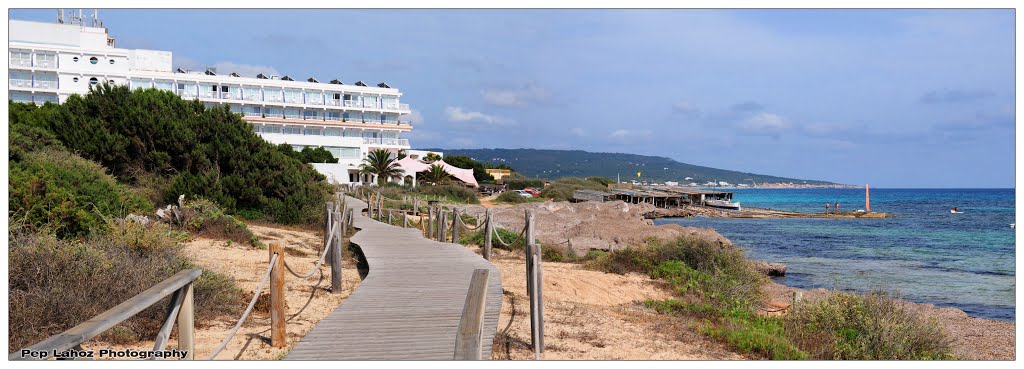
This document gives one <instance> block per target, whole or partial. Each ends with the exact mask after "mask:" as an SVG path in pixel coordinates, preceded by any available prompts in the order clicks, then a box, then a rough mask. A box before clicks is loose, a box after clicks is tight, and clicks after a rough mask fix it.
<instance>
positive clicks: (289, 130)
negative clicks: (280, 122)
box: [281, 126, 302, 135]
mask: <svg viewBox="0 0 1024 369" xmlns="http://www.w3.org/2000/svg"><path fill="white" fill-rule="evenodd" d="M281 132H282V133H284V134H286V135H301V134H302V128H299V127H291V126H287V127H284V128H282V129H281Z"/></svg>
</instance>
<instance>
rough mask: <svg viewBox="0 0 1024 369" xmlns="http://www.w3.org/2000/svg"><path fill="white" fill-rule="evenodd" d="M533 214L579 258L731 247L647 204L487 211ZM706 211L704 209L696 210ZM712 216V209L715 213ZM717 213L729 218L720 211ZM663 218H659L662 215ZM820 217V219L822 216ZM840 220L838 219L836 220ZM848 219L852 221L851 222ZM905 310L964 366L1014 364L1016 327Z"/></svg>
mask: <svg viewBox="0 0 1024 369" xmlns="http://www.w3.org/2000/svg"><path fill="white" fill-rule="evenodd" d="M457 208H459V209H460V211H464V212H468V214H471V215H478V216H479V215H482V214H483V213H484V210H485V209H484V207H483V206H480V205H465V206H457ZM526 209H533V210H534V214H535V218H536V220H537V222H536V223H535V224H536V234H537V238H538V239H539V241H540V242H541V243H542V244H547V245H554V247H560V248H564V247H570V245H571V247H572V249H573V251H574V252H576V253H578V254H583V253H586V252H587V251H590V250H605V251H609V250H612V251H613V250H615V249H617V248H622V247H626V246H627V245H640V244H644V243H646V242H647V241H648V240H650V239H651V238H655V239H673V238H676V237H679V236H683V235H691V236H699V237H708V238H711V239H713V240H715V241H717V242H719V243H720V244H721V245H723V246H725V247H728V246H731V245H732V242H731V241H729V239H728V238H726V237H724V236H722V235H721V234H719V233H718V232H717V231H715V230H714V229H710V228H698V227H684V226H679V225H676V224H666V225H654V222H653V220H652V218H653V217H652V216H651V214H655V213H658V212H659V211H661V210H663V209H657V208H655V207H654V206H653V205H650V204H626V203H623V202H606V203H592V202H584V203H568V202H545V203H526V204H518V205H512V206H495V207H493V208H492V211H493V213H494V215H495V223H496V225H497V226H499V227H502V228H505V229H508V230H511V231H514V232H516V233H518V231H519V230H521V229H522V228H523V226H524V224H525V221H524V216H523V214H524V210H526ZM700 209H706V208H700ZM714 210H717V209H714ZM721 211H722V212H729V211H727V210H721ZM662 214H664V212H662ZM821 215H823V214H821ZM841 215H842V214H841ZM851 217H852V216H851ZM752 264H753V265H754V267H755V268H756V269H757V270H759V271H761V272H763V273H764V274H766V275H769V276H776V275H784V274H785V273H786V266H785V265H783V264H778V263H771V262H767V261H754V262H753V263H752ZM766 292H767V296H768V300H767V301H765V303H766V304H765V305H766V306H765V308H766V309H765V310H766V311H769V312H780V311H785V310H786V309H788V308H789V305H790V304H791V303H792V301H793V295H794V293H796V292H799V293H800V294H801V295H802V298H803V301H815V300H817V299H821V298H824V297H826V296H828V294H829V293H830V291H829V290H825V289H812V290H803V289H799V288H794V287H789V286H785V285H782V284H778V283H775V282H771V283H769V285H768V286H767V287H766ZM906 303H907V306H908V307H909V308H911V309H913V310H916V311H918V312H920V313H921V314H924V315H925V316H928V317H931V318H934V319H936V321H938V322H939V323H940V324H941V325H942V327H943V328H944V329H945V331H946V332H947V334H948V335H949V337H950V339H951V340H952V341H953V345H952V346H953V350H954V354H955V355H956V356H957V357H958V358H962V359H969V360H1014V359H1015V351H1014V349H1015V344H1016V336H1015V329H1016V325H1015V323H1014V322H1007V321H1000V320H992V319H984V318H976V317H971V316H968V315H967V313H965V312H964V311H962V310H959V309H956V308H940V307H936V306H934V305H931V304H922V303H914V302H909V301H907V302H906Z"/></svg>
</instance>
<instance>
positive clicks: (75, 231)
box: [8, 148, 153, 238]
mask: <svg viewBox="0 0 1024 369" xmlns="http://www.w3.org/2000/svg"><path fill="white" fill-rule="evenodd" d="M19 155H22V156H21V157H20V159H21V160H18V161H14V162H11V163H10V166H9V171H8V173H9V175H10V177H9V179H8V193H9V195H10V198H9V200H8V201H9V202H8V205H9V206H10V211H11V213H10V216H11V219H14V220H16V221H17V222H22V223H24V224H26V225H29V226H32V227H33V228H36V229H41V228H46V229H47V231H50V232H53V233H55V234H56V235H57V237H59V238H72V237H82V236H85V235H88V234H90V233H93V232H94V231H97V230H102V228H104V227H105V225H106V221H105V219H104V217H112V218H123V217H124V216H126V215H128V214H129V213H132V212H135V213H143V212H150V211H152V210H153V204H152V203H150V202H149V201H148V200H146V199H144V198H142V197H140V196H138V195H136V194H135V193H133V192H132V191H131V190H130V189H129V188H128V187H127V186H124V185H122V184H119V183H117V181H116V180H115V179H114V177H112V176H111V175H109V174H107V172H106V170H105V169H104V168H103V167H102V166H100V165H99V164H97V163H94V162H92V161H89V160H86V159H83V158H81V157H79V156H77V155H75V154H72V153H70V152H67V151H64V150H61V149H58V148H46V149H41V150H37V151H31V152H23V153H21V154H19Z"/></svg>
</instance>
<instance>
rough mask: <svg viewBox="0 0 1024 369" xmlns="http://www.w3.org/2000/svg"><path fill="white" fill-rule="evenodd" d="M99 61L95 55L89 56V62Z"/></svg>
mask: <svg viewBox="0 0 1024 369" xmlns="http://www.w3.org/2000/svg"><path fill="white" fill-rule="evenodd" d="M99 62H100V60H99V59H98V58H96V57H95V56H94V57H91V58H89V64H96V63H99Z"/></svg>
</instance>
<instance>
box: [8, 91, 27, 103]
mask: <svg viewBox="0 0 1024 369" xmlns="http://www.w3.org/2000/svg"><path fill="white" fill-rule="evenodd" d="M11 100H14V102H16V103H27V104H31V103H32V94H30V93H28V92H17V91H11Z"/></svg>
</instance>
